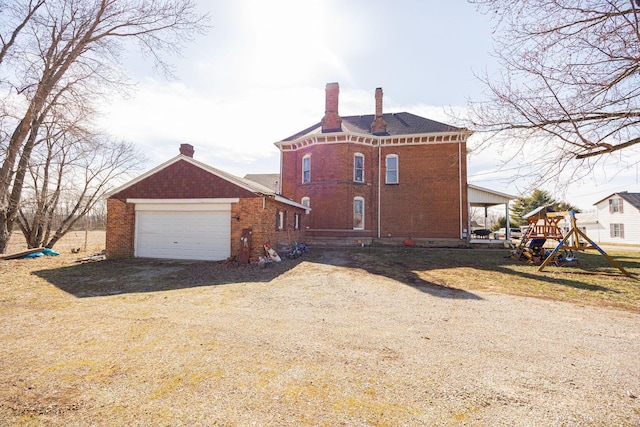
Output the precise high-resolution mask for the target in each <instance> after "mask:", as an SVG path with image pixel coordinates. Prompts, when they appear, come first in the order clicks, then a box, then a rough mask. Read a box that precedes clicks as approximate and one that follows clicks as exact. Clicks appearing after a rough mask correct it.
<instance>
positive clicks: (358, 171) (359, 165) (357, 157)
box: [353, 153, 364, 182]
mask: <svg viewBox="0 0 640 427" xmlns="http://www.w3.org/2000/svg"><path fill="white" fill-rule="evenodd" d="M353 181H354V182H364V154H362V153H355V154H354V155H353Z"/></svg>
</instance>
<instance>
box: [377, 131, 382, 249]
mask: <svg viewBox="0 0 640 427" xmlns="http://www.w3.org/2000/svg"><path fill="white" fill-rule="evenodd" d="M380 140H381V139H380V138H378V239H379V238H380V224H381V222H380V206H381V202H380V195H381V193H382V192H381V191H380V185H381V179H382V178H381V177H382V173H380V168H381V167H382V163H381V162H382V159H381V158H380V156H382V146H381V143H380Z"/></svg>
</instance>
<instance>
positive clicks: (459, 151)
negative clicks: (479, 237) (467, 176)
mask: <svg viewBox="0 0 640 427" xmlns="http://www.w3.org/2000/svg"><path fill="white" fill-rule="evenodd" d="M458 180H459V181H460V194H459V196H460V239H462V238H463V235H462V229H463V227H464V225H463V224H462V144H460V143H458Z"/></svg>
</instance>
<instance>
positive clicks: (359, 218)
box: [353, 197, 364, 230]
mask: <svg viewBox="0 0 640 427" xmlns="http://www.w3.org/2000/svg"><path fill="white" fill-rule="evenodd" d="M353 229H354V230H364V199H363V198H362V197H354V199H353Z"/></svg>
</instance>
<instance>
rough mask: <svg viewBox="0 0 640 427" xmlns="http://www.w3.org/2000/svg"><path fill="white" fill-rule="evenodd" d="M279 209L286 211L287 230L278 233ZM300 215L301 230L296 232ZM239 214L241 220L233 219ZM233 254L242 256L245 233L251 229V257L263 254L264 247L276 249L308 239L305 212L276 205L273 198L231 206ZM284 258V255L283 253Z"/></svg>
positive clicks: (250, 200) (249, 200) (252, 200)
mask: <svg viewBox="0 0 640 427" xmlns="http://www.w3.org/2000/svg"><path fill="white" fill-rule="evenodd" d="M278 210H282V211H284V212H285V217H286V223H285V228H284V229H282V230H276V214H277V211H278ZM295 214H298V215H300V228H299V229H298V230H294V228H293V224H294V215H295ZM236 215H239V217H240V220H236V219H235V218H234V217H235V216H236ZM231 217H232V222H231V254H232V255H237V254H238V253H240V249H241V241H240V237H241V236H242V230H243V229H245V228H250V229H251V230H252V232H253V233H252V243H251V256H254V257H257V256H262V255H264V250H263V246H264V244H265V243H269V244H270V245H271V247H273V248H274V249H278V248H283V247H287V246H290V245H291V244H292V243H293V242H294V241H296V242H303V241H304V239H305V227H306V223H305V220H306V218H305V217H306V215H305V213H304V209H300V208H296V207H293V206H289V205H286V204H284V203H281V202H277V201H275V200H273V199H272V198H270V197H255V198H251V199H241V200H240V202H239V203H233V204H232V207H231ZM280 255H281V256H282V255H283V254H280Z"/></svg>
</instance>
